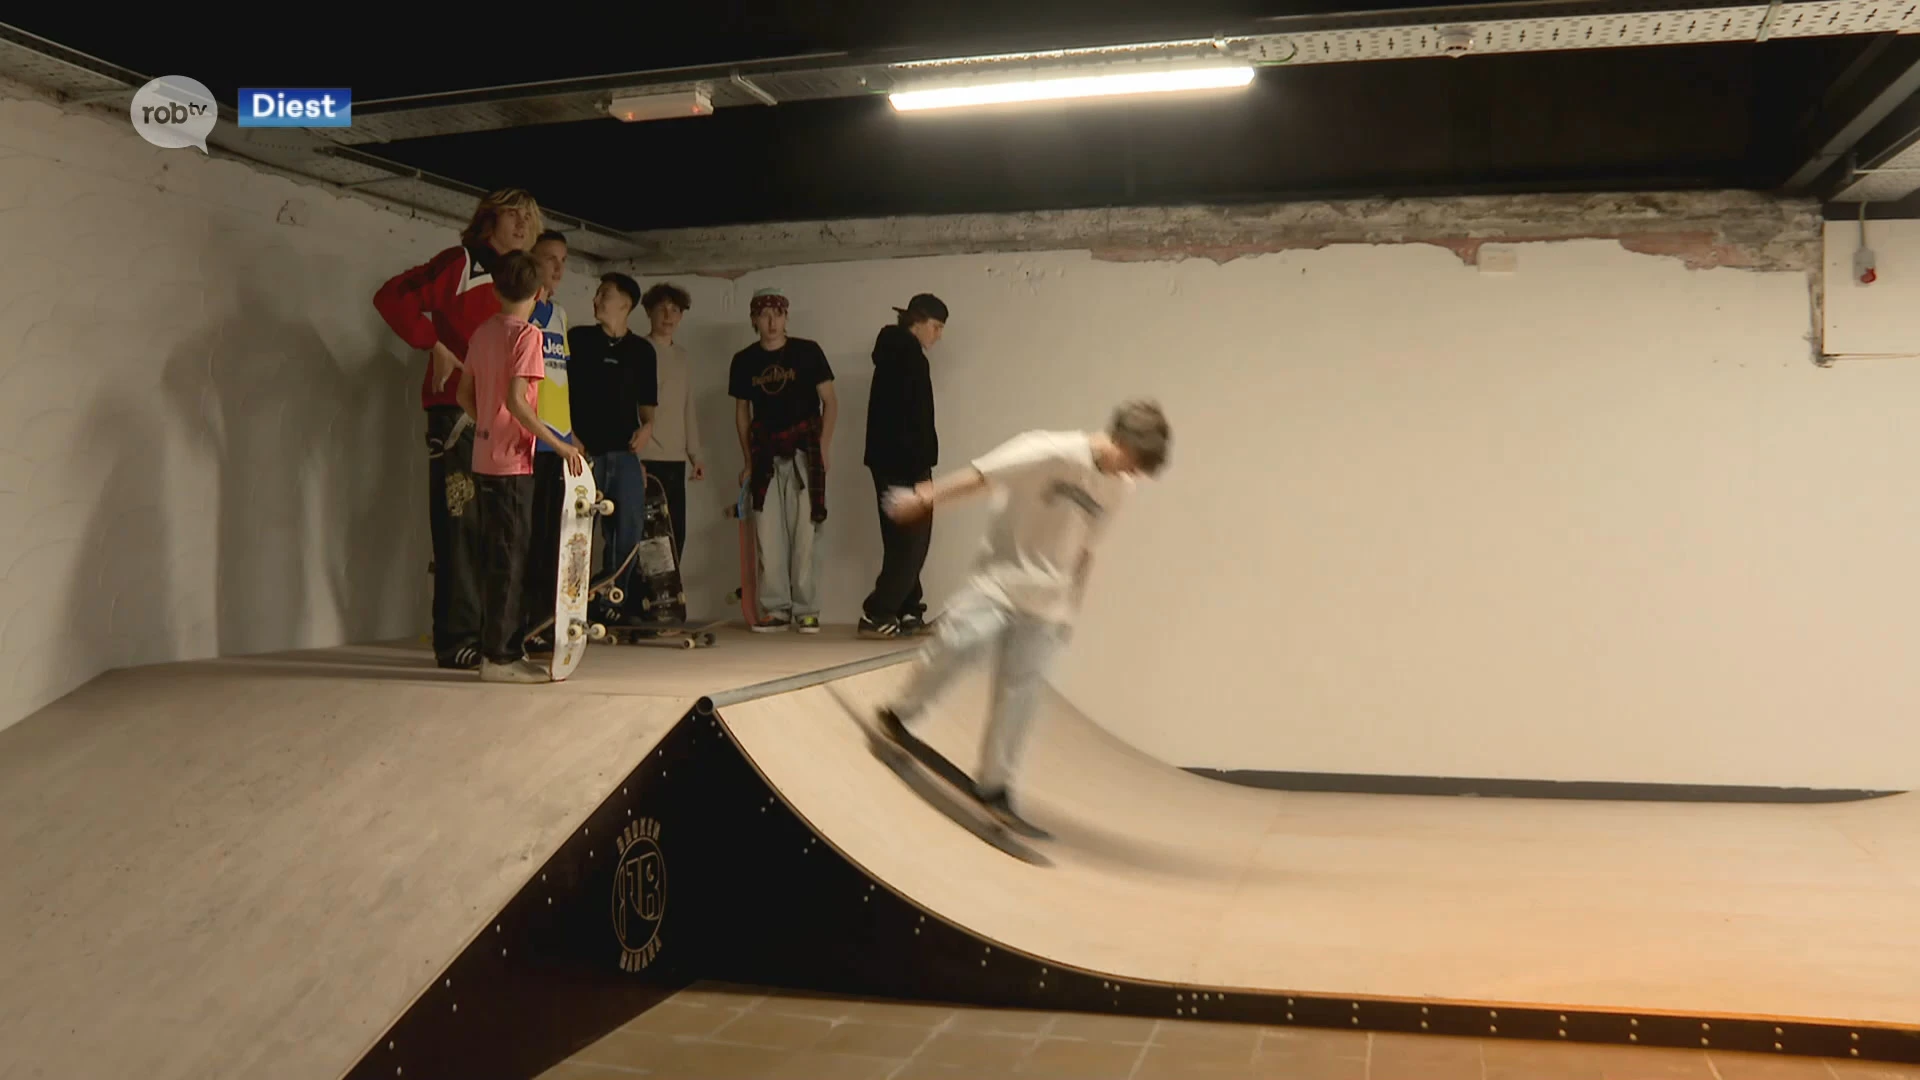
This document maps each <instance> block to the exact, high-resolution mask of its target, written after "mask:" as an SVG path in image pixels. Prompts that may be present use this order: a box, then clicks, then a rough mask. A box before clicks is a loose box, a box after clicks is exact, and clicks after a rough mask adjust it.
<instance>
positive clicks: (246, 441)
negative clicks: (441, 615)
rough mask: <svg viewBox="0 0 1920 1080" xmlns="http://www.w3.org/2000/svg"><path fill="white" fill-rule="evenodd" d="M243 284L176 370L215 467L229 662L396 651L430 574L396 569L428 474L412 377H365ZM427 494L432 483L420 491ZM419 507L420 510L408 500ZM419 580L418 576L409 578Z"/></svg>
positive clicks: (221, 617)
mask: <svg viewBox="0 0 1920 1080" xmlns="http://www.w3.org/2000/svg"><path fill="white" fill-rule="evenodd" d="M259 280H260V278H259V277H258V276H257V275H252V274H247V273H242V274H240V275H238V281H239V285H238V291H237V294H236V296H235V306H234V308H233V309H232V311H231V312H229V313H228V314H227V315H226V316H225V317H224V318H223V319H222V320H221V321H219V322H218V323H217V324H215V325H214V326H212V327H210V328H208V329H206V330H203V331H201V332H200V333H198V334H196V335H194V336H193V337H192V338H190V339H188V340H187V341H185V342H183V343H182V344H181V345H180V346H178V347H177V348H176V349H175V350H174V351H173V353H172V355H171V356H169V357H168V360H167V363H166V370H165V374H164V376H163V381H164V387H165V396H166V399H167V401H168V402H169V404H170V405H171V406H172V407H173V409H174V410H175V411H176V412H177V413H178V414H179V416H180V419H181V420H182V425H181V426H182V429H183V430H184V431H185V432H186V433H188V436H189V437H190V438H192V439H193V440H194V442H195V443H196V445H197V448H198V449H199V450H200V451H201V453H202V454H203V455H205V457H206V458H207V459H210V460H211V462H212V463H213V464H214V466H215V469H216V472H217V481H216V483H215V485H214V489H213V500H214V502H213V505H212V506H211V507H209V508H208V512H209V514H210V516H211V517H212V519H213V520H212V522H211V525H210V527H208V526H203V527H202V529H201V530H196V531H197V532H201V533H202V535H207V536H208V537H209V538H210V540H211V542H212V544H213V551H212V558H211V560H209V561H210V562H211V564H212V588H213V594H214V596H213V603H212V610H213V616H214V619H215V626H214V641H215V647H216V648H217V650H218V652H219V653H220V654H221V655H235V654H245V653H258V652H266V651H272V650H276V649H286V648H298V647H307V646H313V645H318V644H332V643H335V642H337V641H342V640H345V641H352V640H365V639H369V638H379V637H391V636H396V635H398V634H401V633H404V632H406V629H407V628H408V627H410V626H412V625H413V624H415V623H416V622H417V621H418V619H417V617H416V613H417V612H418V611H419V610H420V609H421V608H422V606H423V604H422V600H423V593H424V584H425V574H424V566H425V563H424V562H421V561H419V560H406V559H402V558H397V557H395V552H394V550H393V549H394V548H395V546H397V544H398V543H400V542H402V541H407V540H410V539H411V536H410V533H411V532H412V531H414V530H411V529H410V528H409V526H411V525H412V524H413V523H412V522H411V521H410V520H409V515H408V514H407V511H409V510H410V509H412V508H413V505H414V504H415V503H417V502H418V501H419V500H418V498H417V496H418V494H419V492H418V489H419V487H420V486H421V483H419V482H415V481H421V477H420V476H418V475H417V474H418V473H419V472H420V471H421V470H422V466H421V462H420V458H421V455H420V454H418V453H412V452H410V451H412V450H413V449H414V447H413V446H412V445H411V442H410V440H411V438H412V437H413V436H414V435H416V434H417V432H416V430H415V429H416V428H418V426H419V423H418V417H417V416H414V415H409V414H408V410H407V409H406V407H405V401H406V398H405V395H404V392H401V391H398V390H397V384H398V383H399V382H400V381H401V380H402V379H403V377H404V372H403V370H402V369H399V368H395V369H393V371H392V372H391V375H388V373H386V372H382V371H380V370H379V369H377V368H374V369H370V370H369V372H368V374H372V375H373V376H374V377H370V378H369V377H364V376H356V375H354V374H352V373H350V372H349V371H347V370H346V369H345V366H344V365H343V364H342V363H341V362H340V360H339V358H338V357H337V356H336V354H335V352H334V350H333V348H332V347H331V346H330V345H329V344H328V343H327V341H326V340H325V339H324V338H323V337H322V336H321V334H320V333H319V332H318V331H317V330H316V329H315V327H314V326H313V324H312V322H311V320H310V319H309V318H308V317H306V316H303V315H300V314H296V313H293V312H290V311H287V310H284V309H282V308H281V307H280V306H279V303H278V301H277V298H276V297H275V296H274V295H273V294H272V293H271V292H270V291H269V290H265V289H263V288H261V287H259V286H258V285H257V284H255V282H257V281H259ZM421 482H423V481H421ZM410 496H411V497H410ZM416 562H417V563H418V568H419V569H421V570H422V571H423V572H421V573H409V569H410V568H415V564H416Z"/></svg>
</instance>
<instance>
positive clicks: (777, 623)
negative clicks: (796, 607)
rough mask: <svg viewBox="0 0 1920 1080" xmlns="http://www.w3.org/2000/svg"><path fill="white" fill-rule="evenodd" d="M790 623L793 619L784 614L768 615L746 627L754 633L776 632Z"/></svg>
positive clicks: (790, 624) (791, 623)
mask: <svg viewBox="0 0 1920 1080" xmlns="http://www.w3.org/2000/svg"><path fill="white" fill-rule="evenodd" d="M792 625H793V620H791V619H789V618H787V617H786V616H785V615H769V616H767V617H766V618H765V619H762V620H760V621H759V622H757V623H754V624H753V625H752V626H749V627H747V629H749V630H751V631H753V632H754V633H756V634H777V633H779V632H780V631H782V630H785V629H786V628H787V627H789V626H792Z"/></svg>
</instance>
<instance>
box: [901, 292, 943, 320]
mask: <svg viewBox="0 0 1920 1080" xmlns="http://www.w3.org/2000/svg"><path fill="white" fill-rule="evenodd" d="M893 310H895V311H897V312H899V313H900V314H902V315H906V314H909V313H911V314H914V315H925V316H926V317H927V318H929V319H939V320H940V321H941V322H946V321H947V305H946V304H944V303H941V301H940V298H939V297H937V296H935V295H933V294H932V293H926V292H923V293H921V294H920V295H918V296H916V297H914V298H913V299H911V300H909V301H907V306H906V307H903V308H902V307H897V308H894V309H893Z"/></svg>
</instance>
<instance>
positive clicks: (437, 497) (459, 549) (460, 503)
mask: <svg viewBox="0 0 1920 1080" xmlns="http://www.w3.org/2000/svg"><path fill="white" fill-rule="evenodd" d="M464 415H465V414H464V413H463V412H462V411H461V409H460V406H458V405H436V406H434V407H433V408H430V409H428V410H427V527H428V530H429V532H430V534H431V536H432V538H433V654H434V656H435V657H436V658H437V659H438V660H439V661H440V663H442V664H446V663H448V662H450V661H451V660H452V659H453V657H454V654H455V653H457V652H459V651H460V650H461V649H463V648H477V647H478V646H479V644H480V517H479V509H478V507H476V506H475V505H474V482H473V425H472V424H467V425H465V430H464V431H463V432H462V433H461V434H460V436H459V437H458V438H456V439H454V440H453V443H452V445H451V446H448V445H446V440H447V436H448V435H449V434H451V433H452V431H453V429H454V426H455V425H456V424H457V423H458V422H459V420H460V418H461V417H462V416H464Z"/></svg>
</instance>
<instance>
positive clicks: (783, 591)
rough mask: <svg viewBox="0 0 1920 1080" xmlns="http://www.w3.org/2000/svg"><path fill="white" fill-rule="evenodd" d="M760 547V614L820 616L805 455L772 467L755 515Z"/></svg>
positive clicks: (815, 538) (817, 563)
mask: <svg viewBox="0 0 1920 1080" xmlns="http://www.w3.org/2000/svg"><path fill="white" fill-rule="evenodd" d="M753 524H754V531H755V537H756V540H757V544H758V546H759V549H760V611H761V612H762V613H763V614H765V615H767V616H768V617H770V618H771V617H779V618H786V619H797V618H799V617H800V616H802V615H818V614H820V596H819V589H818V583H819V581H820V546H821V545H820V544H819V542H818V541H819V538H820V526H819V525H816V524H814V521H813V497H812V495H811V494H809V493H808V491H807V455H806V454H804V453H798V454H795V455H793V456H792V457H791V458H784V459H781V460H776V461H775V462H774V463H773V476H772V477H771V478H769V479H768V481H767V501H766V503H765V504H764V505H763V506H762V508H761V510H760V512H759V513H757V514H755V515H754V522H753Z"/></svg>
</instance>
